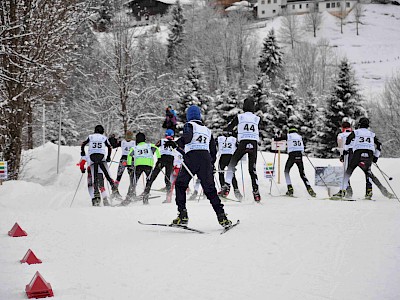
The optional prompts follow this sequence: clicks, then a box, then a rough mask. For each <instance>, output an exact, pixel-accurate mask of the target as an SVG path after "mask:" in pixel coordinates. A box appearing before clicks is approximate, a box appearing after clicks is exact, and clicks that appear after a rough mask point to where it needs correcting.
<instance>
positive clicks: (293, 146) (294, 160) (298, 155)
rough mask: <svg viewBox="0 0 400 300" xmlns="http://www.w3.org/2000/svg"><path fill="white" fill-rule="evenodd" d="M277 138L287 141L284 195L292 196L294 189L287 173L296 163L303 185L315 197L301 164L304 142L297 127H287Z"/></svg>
mask: <svg viewBox="0 0 400 300" xmlns="http://www.w3.org/2000/svg"><path fill="white" fill-rule="evenodd" d="M277 140H286V141H287V152H288V154H289V156H288V160H287V161H286V165H285V179H286V185H287V188H288V190H287V192H286V195H287V196H293V192H294V190H293V186H292V181H291V179H290V174H289V173H290V169H291V168H292V167H293V165H294V164H296V165H297V168H298V169H299V174H300V177H301V179H302V180H303V182H304V185H305V186H306V189H307V192H308V193H309V194H310V196H311V197H315V196H316V194H315V192H314V190H313V189H312V187H311V185H310V183H309V181H308V179H307V177H306V174H305V173H304V164H303V152H304V142H303V138H302V136H301V135H300V134H299V133H298V130H297V128H295V127H291V128H289V132H288V134H282V135H281V137H280V138H278V139H277Z"/></svg>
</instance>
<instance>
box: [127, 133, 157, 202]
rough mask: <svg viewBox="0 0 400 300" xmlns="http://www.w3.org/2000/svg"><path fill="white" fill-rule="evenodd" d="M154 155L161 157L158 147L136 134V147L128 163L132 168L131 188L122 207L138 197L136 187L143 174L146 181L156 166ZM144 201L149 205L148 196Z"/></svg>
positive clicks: (132, 150) (131, 152)
mask: <svg viewBox="0 0 400 300" xmlns="http://www.w3.org/2000/svg"><path fill="white" fill-rule="evenodd" d="M154 154H156V156H157V158H160V157H161V155H160V150H159V149H158V147H156V146H155V145H154V144H150V143H146V136H145V135H144V133H142V132H139V133H138V134H136V146H135V147H133V148H131V150H130V151H129V154H128V161H127V166H128V168H131V176H130V179H131V180H130V186H129V190H128V194H127V195H126V198H125V200H124V201H122V203H121V204H122V205H128V204H129V203H131V202H132V199H133V198H134V197H136V185H137V181H138V179H139V178H140V176H141V175H142V173H144V174H145V175H146V181H147V179H148V178H149V177H150V175H151V172H152V170H153V166H154ZM142 199H143V204H148V201H149V198H148V195H147V197H143V198H142Z"/></svg>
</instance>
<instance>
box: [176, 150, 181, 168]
mask: <svg viewBox="0 0 400 300" xmlns="http://www.w3.org/2000/svg"><path fill="white" fill-rule="evenodd" d="M182 162H183V155H182V154H181V153H179V152H178V151H175V152H174V167H178V168H180V167H181V165H182Z"/></svg>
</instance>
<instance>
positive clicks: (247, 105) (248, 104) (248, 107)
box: [243, 98, 254, 112]
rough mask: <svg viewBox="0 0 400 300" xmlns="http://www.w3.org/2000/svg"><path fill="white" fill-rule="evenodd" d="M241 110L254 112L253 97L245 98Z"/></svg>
mask: <svg viewBox="0 0 400 300" xmlns="http://www.w3.org/2000/svg"><path fill="white" fill-rule="evenodd" d="M243 110H244V111H245V112H246V111H248V112H254V99H253V98H246V99H245V100H244V103H243Z"/></svg>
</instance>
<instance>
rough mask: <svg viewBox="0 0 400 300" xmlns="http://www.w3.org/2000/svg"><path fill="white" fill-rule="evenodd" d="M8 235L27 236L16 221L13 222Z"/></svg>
mask: <svg viewBox="0 0 400 300" xmlns="http://www.w3.org/2000/svg"><path fill="white" fill-rule="evenodd" d="M8 235H9V236H12V237H20V236H27V234H26V232H25V231H23V230H22V228H21V227H20V226H19V225H18V223H15V224H14V226H13V228H11V230H10V231H9V232H8Z"/></svg>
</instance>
